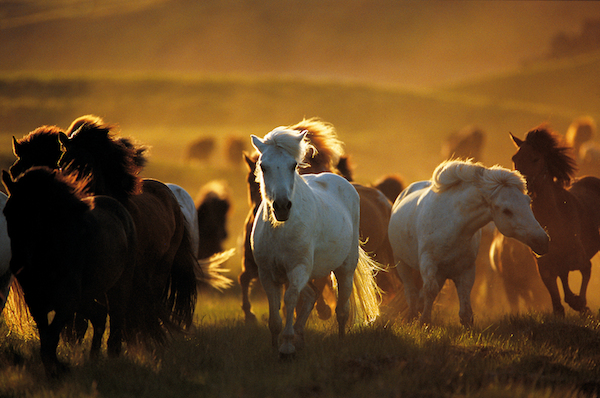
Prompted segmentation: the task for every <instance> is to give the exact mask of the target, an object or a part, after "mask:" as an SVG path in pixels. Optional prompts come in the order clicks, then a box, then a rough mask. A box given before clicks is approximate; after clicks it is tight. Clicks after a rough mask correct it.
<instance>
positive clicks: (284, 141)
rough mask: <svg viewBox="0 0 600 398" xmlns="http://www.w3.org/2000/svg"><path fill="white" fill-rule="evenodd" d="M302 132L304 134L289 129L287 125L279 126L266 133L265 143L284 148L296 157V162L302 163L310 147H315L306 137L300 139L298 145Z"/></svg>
mask: <svg viewBox="0 0 600 398" xmlns="http://www.w3.org/2000/svg"><path fill="white" fill-rule="evenodd" d="M300 134H302V132H298V131H296V130H289V129H286V128H285V127H278V128H276V129H274V130H273V131H271V132H269V133H268V134H267V135H265V137H264V138H263V143H264V144H267V145H273V146H276V147H279V148H281V149H283V150H284V151H286V152H287V153H289V154H290V155H291V156H292V157H293V158H294V159H296V162H298V163H299V164H302V163H303V159H304V157H305V156H306V152H307V151H308V150H309V149H310V148H313V146H312V144H311V143H310V142H309V141H308V140H307V139H306V137H305V138H304V139H303V140H302V141H300V145H298V136H299V135H300Z"/></svg>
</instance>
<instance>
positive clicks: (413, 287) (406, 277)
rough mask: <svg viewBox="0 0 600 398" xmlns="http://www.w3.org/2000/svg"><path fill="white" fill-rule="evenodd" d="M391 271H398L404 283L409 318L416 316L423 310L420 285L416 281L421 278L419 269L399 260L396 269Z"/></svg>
mask: <svg viewBox="0 0 600 398" xmlns="http://www.w3.org/2000/svg"><path fill="white" fill-rule="evenodd" d="M390 272H398V275H399V276H400V279H401V280H402V283H403V285H404V295H405V297H406V302H407V303H408V308H409V310H408V311H409V312H408V315H407V318H408V319H414V318H416V317H417V315H418V313H419V311H421V310H422V303H420V299H419V287H418V286H417V281H416V279H417V278H420V275H418V271H416V270H415V269H413V268H412V267H410V266H409V265H408V264H406V263H405V262H404V261H402V260H399V261H398V264H397V266H396V270H394V269H392V270H390Z"/></svg>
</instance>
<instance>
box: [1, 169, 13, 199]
mask: <svg viewBox="0 0 600 398" xmlns="http://www.w3.org/2000/svg"><path fill="white" fill-rule="evenodd" d="M2 184H4V188H6V192H7V193H8V194H9V195H10V191H12V189H13V187H14V184H15V182H14V180H13V179H12V176H11V175H10V173H9V172H8V171H6V170H2Z"/></svg>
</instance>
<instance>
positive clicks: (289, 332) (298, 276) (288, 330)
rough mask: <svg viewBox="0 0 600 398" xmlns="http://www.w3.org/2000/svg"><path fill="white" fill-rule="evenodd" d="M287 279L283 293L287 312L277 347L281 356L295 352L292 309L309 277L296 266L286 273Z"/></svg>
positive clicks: (299, 266)
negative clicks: (280, 339) (287, 284)
mask: <svg viewBox="0 0 600 398" xmlns="http://www.w3.org/2000/svg"><path fill="white" fill-rule="evenodd" d="M287 277H288V282H289V286H288V288H287V290H286V291H285V296H284V297H283V301H284V303H285V307H286V308H287V309H288V310H287V312H286V314H285V327H284V328H283V333H282V335H281V338H282V341H281V345H280V346H279V354H280V355H282V356H289V355H293V354H294V353H295V352H296V347H295V346H294V338H295V332H294V309H295V308H296V304H297V303H298V296H299V295H300V291H302V289H304V287H305V286H306V284H307V283H308V280H309V277H310V275H309V274H308V272H306V268H305V267H304V266H301V265H298V266H296V267H295V268H294V269H293V270H292V271H291V272H289V273H288V275H287ZM313 306H314V302H313Z"/></svg>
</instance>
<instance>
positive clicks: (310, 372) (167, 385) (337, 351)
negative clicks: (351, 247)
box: [0, 54, 600, 397]
mask: <svg viewBox="0 0 600 398" xmlns="http://www.w3.org/2000/svg"><path fill="white" fill-rule="evenodd" d="M598 70H600V55H599V54H595V55H590V56H587V57H582V58H579V59H575V60H571V61H570V62H565V61H561V62H557V63H550V64H545V65H536V66H530V67H526V68H524V69H523V71H521V72H519V73H517V74H514V75H506V76H497V77H493V78H490V79H486V80H484V81H477V82H466V83H464V84H460V85H456V86H452V87H443V88H439V89H438V90H428V91H414V90H411V91H409V90H404V89H401V88H398V87H388V86H386V87H383V86H374V85H368V84H363V83H357V82H333V81H323V80H298V79H293V78H289V77H274V78H248V77H242V76H197V75H183V76H182V75H170V74H154V75H152V74H129V75H127V74H125V75H123V74H119V75H116V74H110V73H80V74H70V75H60V74H49V73H27V74H26V73H11V74H8V73H6V74H0V164H1V167H3V168H6V167H8V166H9V165H10V164H11V163H12V160H13V156H12V153H11V139H12V136H16V137H21V136H23V135H25V134H26V133H28V132H29V131H31V130H33V129H34V128H36V127H38V126H40V125H44V124H56V125H58V126H61V127H63V128H67V127H68V126H69V124H70V122H71V121H72V120H73V119H75V118H76V117H78V116H81V115H84V114H89V113H93V114H97V115H99V116H102V117H103V118H104V119H105V121H107V122H110V123H117V124H118V125H119V127H120V130H121V134H122V135H126V136H132V137H134V138H135V139H137V140H138V141H139V142H141V143H144V144H147V145H149V146H150V147H151V149H150V154H151V157H150V162H149V165H148V167H147V168H146V170H145V172H144V175H145V176H147V177H153V178H157V179H160V180H163V181H166V182H174V183H177V184H179V185H181V186H182V187H184V188H185V189H186V190H188V192H190V194H191V195H192V196H195V195H196V193H197V192H198V191H199V190H200V188H201V187H202V186H203V185H204V184H205V183H207V182H209V181H212V180H222V181H224V182H226V183H227V185H228V186H229V189H230V192H231V197H232V202H233V208H232V211H231V214H230V219H229V225H228V227H229V233H230V236H229V239H228V240H227V242H226V247H227V248H231V247H235V248H239V244H240V242H239V239H240V236H241V230H242V226H243V221H244V218H245V216H246V213H247V211H248V204H247V196H246V195H247V193H246V186H245V174H246V170H245V168H244V167H243V166H242V164H241V163H240V164H232V163H230V162H228V161H227V160H226V159H225V156H224V145H225V141H226V140H227V139H228V138H229V137H239V138H242V139H244V140H246V142H247V143H248V150H250V140H249V135H250V134H256V135H259V136H263V135H264V134H266V133H267V132H268V131H270V130H271V129H273V128H274V127H276V126H280V125H289V124H294V123H296V122H298V121H300V120H301V119H302V118H303V117H313V116H319V117H321V118H323V119H324V120H326V121H328V122H331V123H333V124H334V125H335V126H336V128H337V130H338V134H339V136H340V138H341V139H342V140H343V141H344V142H345V144H346V151H347V153H348V154H350V156H351V160H352V163H353V165H354V167H355V179H356V181H357V182H360V183H369V182H371V181H374V180H375V179H377V178H378V177H380V176H382V175H384V174H388V173H399V174H401V175H402V176H404V178H405V180H406V182H412V181H416V180H421V179H427V178H429V177H430V175H431V172H432V171H433V169H434V167H435V166H436V165H437V164H438V163H439V162H440V161H441V160H443V159H442V155H441V154H440V149H441V145H442V142H443V140H444V138H445V137H446V136H447V135H448V134H450V133H452V132H454V131H457V130H459V129H461V128H463V127H465V126H467V125H477V126H479V127H481V128H482V129H483V130H484V131H486V133H487V141H486V146H485V149H484V155H483V157H484V159H483V162H484V163H485V164H487V165H492V164H501V165H503V166H505V167H511V161H510V157H511V155H512V154H513V153H514V149H513V147H512V144H511V142H510V140H509V138H508V132H509V131H510V132H512V133H514V134H515V135H517V136H520V137H522V136H523V135H524V133H525V132H526V131H527V130H529V129H530V128H532V127H535V126H536V125H538V124H540V123H542V122H548V123H550V125H551V127H553V128H554V129H556V130H557V131H559V132H563V133H564V132H565V131H566V129H567V127H568V125H569V123H570V122H571V121H572V120H573V119H574V118H576V117H578V116H581V115H590V116H592V117H594V118H595V119H596V120H600V102H599V101H598V90H597V88H598V87H599V85H600V77H599V75H598V73H597V71H598ZM206 136H212V137H214V138H215V139H216V142H217V147H216V149H215V151H214V153H213V155H212V157H211V159H210V161H209V162H204V163H198V162H188V161H186V159H185V157H186V156H185V154H186V148H187V146H188V145H189V143H190V142H192V141H193V140H195V139H197V138H199V137H206ZM2 143H3V144H2ZM240 158H241V155H240ZM594 262H595V265H594V271H593V272H592V279H593V280H592V283H591V286H590V289H589V290H588V301H589V303H590V308H591V314H590V315H589V316H586V317H580V316H578V315H576V314H574V313H573V312H572V311H567V317H566V318H565V319H556V318H554V317H553V316H551V315H548V314H538V313H536V314H529V313H522V314H520V315H509V314H508V310H507V308H508V307H507V306H506V305H504V298H503V297H502V296H501V294H498V296H497V299H496V300H494V302H495V303H496V304H497V306H496V307H495V308H493V309H490V308H488V307H485V306H483V305H482V304H480V303H478V302H477V301H476V302H475V307H474V310H475V315H476V323H475V326H474V327H473V328H472V329H470V330H465V329H463V328H462V327H461V326H460V325H459V324H458V317H457V309H456V303H455V302H454V301H453V300H452V299H446V298H445V297H444V299H442V300H441V303H440V304H439V305H438V306H437V307H436V311H435V313H434V319H435V321H434V323H433V325H431V326H428V327H425V328H424V327H421V326H420V325H417V324H412V323H404V322H402V321H401V320H400V319H397V320H395V322H392V321H390V322H384V321H380V322H377V323H376V324H375V325H371V326H368V327H355V328H354V329H352V330H351V331H350V333H349V335H348V336H347V338H345V339H344V340H339V339H338V337H337V335H336V332H335V330H336V327H335V323H334V322H333V321H328V322H322V321H319V320H317V319H316V318H315V319H312V318H311V320H310V321H309V327H308V332H307V347H306V349H305V350H304V351H302V352H300V353H299V354H298V355H297V358H296V360H294V361H292V362H280V361H279V360H278V358H277V355H276V353H274V352H273V351H272V349H271V347H270V344H269V342H270V339H269V333H268V329H267V326H266V316H267V308H266V303H265V300H264V297H263V295H262V292H261V290H260V288H256V289H255V290H254V292H253V295H252V296H253V304H254V307H255V312H256V313H257V316H258V318H259V325H258V326H247V325H245V324H244V323H243V317H242V311H241V309H240V299H239V287H238V286H237V283H236V284H235V285H234V287H232V288H231V289H230V290H229V291H227V292H225V293H222V294H221V293H204V294H203V295H201V296H200V298H199V301H198V305H197V311H196V322H195V326H194V328H193V330H192V331H190V333H189V334H187V335H181V336H173V339H172V342H171V343H170V344H169V345H168V346H167V347H166V348H165V349H164V350H161V351H157V352H153V353H148V352H145V351H143V350H140V349H137V348H135V347H131V348H129V349H128V350H127V353H126V354H125V355H124V356H123V357H122V358H119V359H107V358H103V359H101V360H99V361H98V362H91V361H90V360H89V358H88V357H87V349H88V346H89V341H86V343H85V344H84V346H83V347H71V346H67V345H64V344H61V345H60V347H59V355H60V357H61V358H62V359H63V360H66V361H68V362H69V363H70V364H71V366H72V371H71V373H70V374H69V375H68V376H67V377H65V378H64V380H61V381H59V382H49V381H46V380H45V378H44V372H43V368H42V366H41V363H40V361H39V354H38V353H37V344H38V343H37V341H36V340H35V339H33V340H26V339H23V338H21V337H20V336H18V335H15V334H12V333H9V332H8V330H7V328H6V326H5V325H3V324H0V397H5V396H6V397H42V396H43V397H54V396H57V397H58V396H76V397H83V396H90V397H91V396H94V397H95V396H106V397H121V396H122V397H128V396H132V397H133V396H135V397H146V396H148V397H163V396H177V397H179V396H219V397H230V396H240V397H277V396H289V397H296V396H297V397H305V396H316V397H330V396H356V397H362V396H394V397H396V396H398V397H400V396H402V397H413V396H415V397H416V396H420V397H423V396H424V397H429V396H430V397H440V396H471V397H473V396H474V397H504V396H511V397H565V396H567V397H578V396H597V395H598V394H599V393H600V370H599V369H600V368H599V364H600V330H599V329H600V322H599V318H598V308H599V307H600V296H599V295H598V293H597V292H598V291H599V286H600V282H599V278H598V276H597V275H598V272H597V266H598V264H597V261H596V260H595V261H594ZM239 264H240V257H239V253H238V254H236V255H235V256H234V258H232V259H231V260H230V261H229V262H228V263H227V265H226V266H227V267H228V268H229V269H230V270H231V271H230V273H229V276H230V277H231V278H232V279H236V278H237V275H238V273H239V271H240V265H239ZM492 293H493V294H496V293H497V292H492ZM452 294H453V292H452V291H451V292H450V294H449V296H451V295H452ZM88 337H89V336H88Z"/></svg>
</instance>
